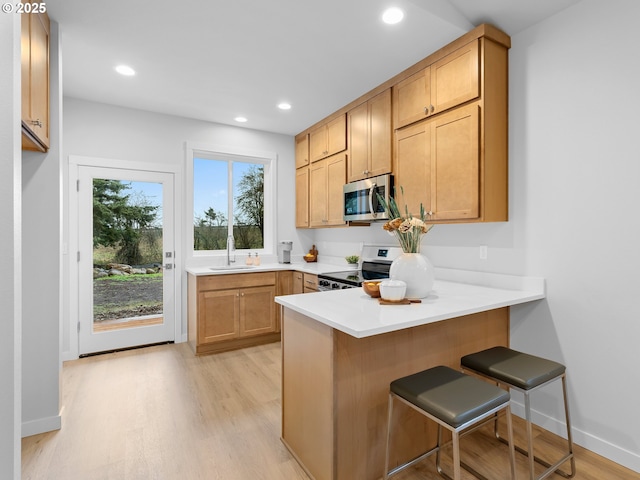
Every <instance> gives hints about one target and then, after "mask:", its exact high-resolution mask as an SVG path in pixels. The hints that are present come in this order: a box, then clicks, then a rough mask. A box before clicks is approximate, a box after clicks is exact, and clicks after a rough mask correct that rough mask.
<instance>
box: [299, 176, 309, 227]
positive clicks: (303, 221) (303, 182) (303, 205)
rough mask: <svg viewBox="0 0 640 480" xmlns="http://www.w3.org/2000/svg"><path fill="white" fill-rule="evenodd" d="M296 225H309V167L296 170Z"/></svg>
mask: <svg viewBox="0 0 640 480" xmlns="http://www.w3.org/2000/svg"><path fill="white" fill-rule="evenodd" d="M296 227H297V228H308V227H309V167H302V168H298V169H297V170H296Z"/></svg>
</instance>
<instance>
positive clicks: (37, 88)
mask: <svg viewBox="0 0 640 480" xmlns="http://www.w3.org/2000/svg"><path fill="white" fill-rule="evenodd" d="M21 22H22V27H21V29H22V31H21V64H22V74H21V75H22V79H21V82H22V148H23V150H36V151H41V152H46V151H47V150H48V149H49V134H50V133H49V132H50V126H49V32H50V22H49V17H48V16H47V14H46V13H29V14H26V13H25V14H22V18H21Z"/></svg>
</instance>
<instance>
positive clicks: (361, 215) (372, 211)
mask: <svg viewBox="0 0 640 480" xmlns="http://www.w3.org/2000/svg"><path fill="white" fill-rule="evenodd" d="M392 188H393V177H392V176H391V175H380V176H379V177H372V178H366V179H364V180H358V181H357V182H351V183H347V184H346V185H345V186H344V188H343V192H344V220H345V221H347V222H348V221H356V220H359V221H374V220H386V219H388V218H389V217H388V215H387V214H386V212H385V211H384V207H383V206H382V204H381V203H380V202H378V196H377V195H376V194H378V195H380V196H381V197H382V198H384V200H385V202H387V203H389V196H391V189H392Z"/></svg>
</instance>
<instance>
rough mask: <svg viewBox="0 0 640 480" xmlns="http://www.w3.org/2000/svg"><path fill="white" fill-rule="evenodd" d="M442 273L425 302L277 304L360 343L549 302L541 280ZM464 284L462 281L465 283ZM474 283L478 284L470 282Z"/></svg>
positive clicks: (349, 293) (311, 298) (327, 299)
mask: <svg viewBox="0 0 640 480" xmlns="http://www.w3.org/2000/svg"><path fill="white" fill-rule="evenodd" d="M437 270H439V273H440V274H441V275H440V277H444V278H439V275H438V274H436V281H435V283H434V286H433V290H432V291H431V293H430V294H429V296H427V297H426V298H423V299H422V301H421V303H412V304H410V305H380V303H379V302H378V299H375V298H371V297H369V296H368V295H367V294H366V293H365V292H364V291H363V290H362V289H361V288H353V289H347V290H337V291H327V292H317V293H310V294H298V295H286V296H279V297H276V299H275V300H276V302H277V303H279V304H280V305H283V306H284V307H286V308H290V309H292V310H294V311H296V312H298V313H301V314H303V315H305V316H307V317H309V318H312V319H314V320H316V321H318V322H321V323H323V324H325V325H327V326H330V327H332V328H335V329H337V330H340V331H342V332H344V333H346V334H348V335H351V336H353V337H356V338H364V337H369V336H372V335H378V334H382V333H388V332H393V331H397V330H403V329H406V328H411V327H416V326H419V325H425V324H428V323H434V322H439V321H441V320H447V319H450V318H455V317H461V316H463V315H470V314H473V313H479V312H484V311H488V310H493V309H497V308H502V307H509V306H513V305H518V304H521V303H526V302H531V301H535V300H540V299H543V298H545V282H544V279H543V278H538V277H515V276H510V275H500V274H478V273H476V272H464V271H446V270H440V269H437ZM461 280H462V281H461ZM469 281H472V282H474V283H466V282H469Z"/></svg>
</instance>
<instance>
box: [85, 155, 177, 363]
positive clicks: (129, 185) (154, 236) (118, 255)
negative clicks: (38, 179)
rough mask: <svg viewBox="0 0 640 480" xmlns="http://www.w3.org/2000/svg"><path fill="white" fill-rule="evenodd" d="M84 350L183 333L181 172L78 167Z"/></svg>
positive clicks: (150, 341) (148, 341)
mask: <svg viewBox="0 0 640 480" xmlns="http://www.w3.org/2000/svg"><path fill="white" fill-rule="evenodd" d="M77 191H78V224H79V228H78V236H79V238H78V298H79V302H78V309H79V321H78V329H79V331H78V343H79V345H78V351H79V354H80V355H86V354H90V353H96V352H103V351H110V350H118V349H123V348H130V347H135V346H141V345H150V344H154V343H161V342H166V341H173V340H174V339H175V338H174V337H175V291H176V287H175V286H176V281H177V274H176V273H175V269H174V257H175V251H174V250H175V249H174V238H173V232H174V174H173V173H165V172H149V171H142V170H129V169H117V168H103V167H93V166H79V167H78V188H77Z"/></svg>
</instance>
